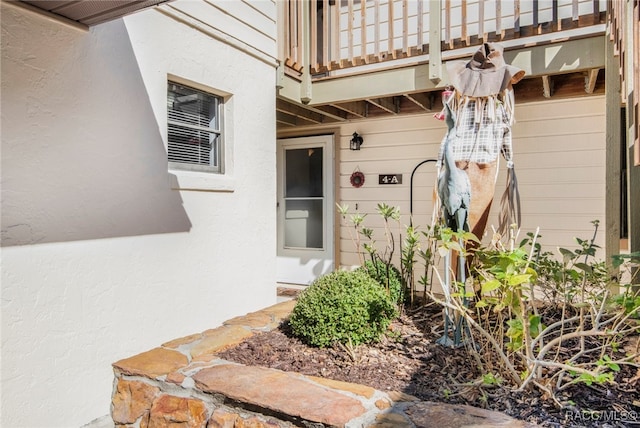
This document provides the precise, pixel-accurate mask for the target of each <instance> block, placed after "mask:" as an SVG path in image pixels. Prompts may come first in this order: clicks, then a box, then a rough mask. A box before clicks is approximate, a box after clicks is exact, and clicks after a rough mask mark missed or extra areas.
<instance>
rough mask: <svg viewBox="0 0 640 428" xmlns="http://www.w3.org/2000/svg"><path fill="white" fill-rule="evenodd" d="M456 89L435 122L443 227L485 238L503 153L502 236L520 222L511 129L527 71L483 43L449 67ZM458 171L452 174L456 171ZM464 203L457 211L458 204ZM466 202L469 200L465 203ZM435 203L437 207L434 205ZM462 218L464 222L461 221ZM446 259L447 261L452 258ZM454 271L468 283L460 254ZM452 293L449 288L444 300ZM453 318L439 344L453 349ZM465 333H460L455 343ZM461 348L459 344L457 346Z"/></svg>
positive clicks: (446, 97)
mask: <svg viewBox="0 0 640 428" xmlns="http://www.w3.org/2000/svg"><path fill="white" fill-rule="evenodd" d="M447 72H448V75H449V81H450V84H451V86H452V87H453V90H452V91H445V92H444V98H443V104H445V107H444V109H443V111H442V112H441V113H440V114H437V115H436V118H438V119H441V120H445V121H446V122H447V128H448V130H447V134H446V135H445V137H444V139H443V141H442V144H441V147H440V154H439V156H438V185H437V189H438V197H439V202H440V206H441V207H442V211H441V212H440V215H441V216H442V219H443V220H444V222H445V224H446V225H447V226H449V227H451V228H452V229H454V230H456V231H462V230H465V231H471V232H472V233H473V234H474V235H475V236H477V237H478V238H479V239H482V236H483V235H484V231H485V228H486V226H487V219H488V217H489V212H490V210H491V204H492V202H493V197H494V192H495V184H496V179H497V176H498V163H499V157H500V156H499V155H500V153H502V155H503V157H504V158H505V160H506V163H507V171H508V173H507V188H506V190H505V193H504V195H503V197H502V201H501V203H502V207H501V213H500V218H499V225H498V233H499V234H500V235H501V236H504V235H505V234H506V233H507V231H508V230H509V228H510V226H511V224H513V223H516V224H517V225H519V224H520V201H519V194H518V186H517V180H516V175H515V170H514V164H513V150H512V144H511V125H512V124H513V122H514V116H513V110H514V95H513V86H512V85H513V84H515V83H517V82H519V81H520V80H521V79H522V78H523V77H524V74H525V73H524V71H523V70H521V69H519V68H517V67H514V66H511V65H508V64H506V63H505V61H504V56H503V47H502V46H501V45H499V44H496V43H484V44H483V45H482V46H481V47H480V48H479V49H478V50H477V51H476V52H475V53H474V55H473V56H472V58H471V60H470V61H450V62H449V63H447ZM454 167H455V168H457V171H452V168H454ZM459 200H462V201H463V202H464V203H463V204H460V206H459V207H458V204H457V202H458V201H459ZM467 201H468V202H467ZM436 205H437V204H436ZM461 219H464V220H465V222H464V223H463V224H460V223H461ZM450 259H451V258H450V257H447V262H448V261H449V260H450ZM459 259H460V260H459V261H457V263H455V261H454V264H455V265H457V269H456V268H455V267H454V268H453V269H451V266H450V263H446V264H449V266H447V273H446V278H447V280H446V281H445V288H448V286H449V281H448V276H449V275H448V274H449V270H453V271H457V274H456V276H457V281H458V282H462V283H464V279H465V267H464V265H465V263H464V262H465V260H464V258H463V257H462V256H460V258H459ZM449 292H450V290H445V297H447V296H448V295H449ZM448 324H449V319H448V315H447V312H446V311H445V336H443V337H442V338H441V340H440V343H442V344H446V345H451V343H450V339H448V336H447V333H448V331H447V330H448ZM456 330H457V329H456ZM460 335H461V332H460V331H456V332H455V337H456V342H458V338H459V337H460ZM455 345H456V346H457V345H459V343H455Z"/></svg>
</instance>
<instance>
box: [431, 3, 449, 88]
mask: <svg viewBox="0 0 640 428" xmlns="http://www.w3.org/2000/svg"><path fill="white" fill-rule="evenodd" d="M448 4H449V2H447V5H448ZM429 8H430V9H429V79H430V80H431V81H432V82H439V81H440V80H441V79H442V46H441V45H440V41H441V40H442V14H441V13H440V2H439V1H432V2H430V3H429ZM447 16H448V15H447Z"/></svg>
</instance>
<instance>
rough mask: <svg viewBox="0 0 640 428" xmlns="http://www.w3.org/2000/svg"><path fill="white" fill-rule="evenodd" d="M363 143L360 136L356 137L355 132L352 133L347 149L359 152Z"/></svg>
mask: <svg viewBox="0 0 640 428" xmlns="http://www.w3.org/2000/svg"><path fill="white" fill-rule="evenodd" d="M362 143H364V140H363V139H362V136H360V135H358V133H357V132H354V133H353V138H352V139H351V141H349V148H350V149H351V150H360V146H361V145H362Z"/></svg>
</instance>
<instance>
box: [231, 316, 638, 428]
mask: <svg viewBox="0 0 640 428" xmlns="http://www.w3.org/2000/svg"><path fill="white" fill-rule="evenodd" d="M543 315H544V316H545V317H546V318H545V322H546V323H547V324H549V323H550V322H552V319H553V318H554V316H555V317H557V316H559V312H558V311H553V310H551V309H548V310H547V311H546V313H545V314H543ZM442 324H443V323H442V311H441V309H440V307H439V306H437V305H431V306H426V307H422V308H420V309H418V310H415V311H409V310H408V311H406V313H405V315H404V316H402V317H400V318H399V319H398V320H397V321H395V322H393V323H392V325H391V327H390V331H389V333H388V334H387V335H386V336H385V337H384V338H383V340H382V341H381V342H380V343H377V344H373V345H361V346H359V347H358V348H356V350H355V352H348V350H347V349H346V348H344V347H333V348H324V349H320V348H313V347H308V346H306V345H304V344H303V343H302V342H300V341H299V340H298V339H296V338H294V337H292V335H291V334H290V331H289V328H288V326H287V323H286V322H284V323H283V324H282V325H281V326H280V327H279V328H277V329H274V330H272V331H270V332H265V333H261V334H258V335H254V336H252V337H250V338H248V339H246V340H245V341H243V342H241V343H240V344H238V345H236V346H234V347H233V348H230V349H227V350H226V351H224V352H222V353H220V354H219V357H220V358H224V359H225V360H230V361H235V362H238V363H242V364H245V365H251V366H263V367H270V368H275V369H279V370H283V371H290V372H298V373H301V374H304V375H308V376H320V377H324V378H328V379H335V380H340V381H345V382H353V383H359V384H363V385H367V386H370V387H372V388H375V389H377V390H381V391H402V392H404V393H407V394H410V395H413V396H415V397H417V399H419V400H425V401H433V402H444V403H453V404H467V405H472V406H476V407H483V408H486V409H491V410H496V411H500V412H503V413H505V414H507V415H510V416H513V417H515V418H518V419H522V420H525V421H528V422H531V423H535V424H538V425H541V426H545V427H585V426H586V427H603V426H608V427H627V426H632V424H633V423H634V422H635V423H636V424H638V425H640V392H639V389H640V370H638V368H637V367H635V366H631V365H622V366H621V367H620V371H619V372H617V373H616V376H615V383H603V384H592V385H587V384H585V383H579V384H576V385H573V386H571V387H570V388H568V389H566V390H564V391H562V392H560V393H558V394H557V397H556V398H558V399H559V400H561V401H562V402H563V403H564V404H565V407H564V408H558V407H557V406H556V405H555V404H554V402H553V400H551V399H550V398H549V397H544V396H543V395H542V394H541V393H540V392H539V389H533V388H530V389H527V390H525V391H523V392H515V391H514V390H513V388H510V387H505V386H502V385H500V383H501V382H500V379H499V378H492V377H487V373H482V372H480V371H479V370H478V368H477V367H478V365H477V364H476V362H475V361H474V360H473V358H472V357H471V356H470V354H468V353H467V352H466V351H465V349H464V348H463V347H462V348H457V349H453V348H448V347H443V346H441V345H438V344H436V343H435V341H436V340H437V339H438V338H439V337H440V336H441V335H442V330H441V328H442ZM637 342H638V336H637V335H634V336H629V337H627V339H626V342H625V343H621V344H620V346H619V347H618V349H617V350H611V352H613V354H614V355H617V356H624V353H625V352H637V350H636V347H637ZM575 346H578V344H577V343H576V342H573V343H567V344H566V345H565V346H564V347H563V349H562V352H564V353H566V354H567V357H569V356H571V355H572V354H574V353H575V352H576V349H575ZM637 362H638V363H640V361H637Z"/></svg>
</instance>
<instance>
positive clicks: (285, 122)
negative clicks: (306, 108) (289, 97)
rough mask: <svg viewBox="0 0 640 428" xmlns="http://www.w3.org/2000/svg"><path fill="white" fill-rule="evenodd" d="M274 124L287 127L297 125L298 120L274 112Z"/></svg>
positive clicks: (291, 116)
mask: <svg viewBox="0 0 640 428" xmlns="http://www.w3.org/2000/svg"><path fill="white" fill-rule="evenodd" d="M276 122H278V123H280V124H282V125H287V126H297V125H299V123H298V119H297V118H296V117H295V116H293V115H290V114H287V113H283V112H280V111H277V112H276Z"/></svg>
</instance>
